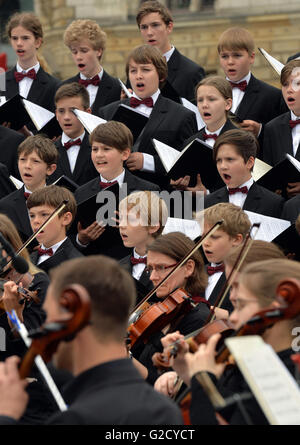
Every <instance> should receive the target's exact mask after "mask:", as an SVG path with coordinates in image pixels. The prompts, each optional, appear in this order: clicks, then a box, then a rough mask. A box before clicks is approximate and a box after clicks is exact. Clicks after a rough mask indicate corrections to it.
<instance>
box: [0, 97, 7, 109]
mask: <svg viewBox="0 0 300 445" xmlns="http://www.w3.org/2000/svg"><path fill="white" fill-rule="evenodd" d="M5 102H6V97H5V96H0V107H1V105H3V104H5Z"/></svg>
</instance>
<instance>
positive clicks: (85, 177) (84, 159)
mask: <svg viewBox="0 0 300 445" xmlns="http://www.w3.org/2000/svg"><path fill="white" fill-rule="evenodd" d="M55 145H56V147H57V149H58V154H59V158H58V162H57V168H56V170H55V172H54V173H53V174H52V175H51V176H50V177H49V183H51V184H52V183H53V182H54V181H56V180H57V179H58V178H60V177H61V176H62V175H66V176H68V177H69V178H70V179H72V181H74V182H75V183H76V184H78V185H83V184H86V183H87V182H88V181H90V180H91V179H93V178H95V177H96V176H99V173H98V172H97V170H96V169H95V167H94V164H93V162H92V159H91V146H90V143H89V135H88V133H87V132H85V135H84V138H83V140H82V144H81V146H80V150H79V153H78V156H77V160H76V164H75V168H74V170H73V173H72V172H71V169H70V163H69V158H68V154H67V150H66V149H65V147H63V145H62V143H61V139H59V140H58V141H56V142H55Z"/></svg>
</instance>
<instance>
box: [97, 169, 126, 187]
mask: <svg viewBox="0 0 300 445" xmlns="http://www.w3.org/2000/svg"><path fill="white" fill-rule="evenodd" d="M124 177H125V169H123V171H122V173H121V174H120V175H119V176H117V177H116V178H113V179H110V180H108V179H105V178H103V176H101V175H100V181H101V182H114V181H118V184H119V186H120V187H122V185H123V183H124Z"/></svg>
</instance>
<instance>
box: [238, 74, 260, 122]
mask: <svg viewBox="0 0 300 445" xmlns="http://www.w3.org/2000/svg"><path fill="white" fill-rule="evenodd" d="M259 92H260V88H259V84H258V83H257V81H256V79H255V77H254V76H253V75H252V74H251V78H250V81H249V84H248V86H247V88H246V91H245V94H244V97H243V99H242V100H241V102H240V104H239V106H238V107H237V109H236V111H235V115H236V116H238V117H239V118H240V119H242V120H244V119H245V118H246V116H247V114H248V111H249V110H250V108H252V107H253V106H254V104H255V102H256V99H257V95H258V94H259Z"/></svg>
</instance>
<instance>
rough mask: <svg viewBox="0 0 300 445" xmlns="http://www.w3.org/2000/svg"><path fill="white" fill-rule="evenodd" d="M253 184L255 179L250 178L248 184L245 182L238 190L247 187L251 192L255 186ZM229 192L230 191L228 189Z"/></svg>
mask: <svg viewBox="0 0 300 445" xmlns="http://www.w3.org/2000/svg"><path fill="white" fill-rule="evenodd" d="M253 182H254V179H253V178H250V179H249V180H248V181H246V182H244V183H243V184H241V185H239V187H238V188H241V187H247V188H248V190H249V189H250V187H251V186H252V185H253ZM227 190H228V187H227Z"/></svg>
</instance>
